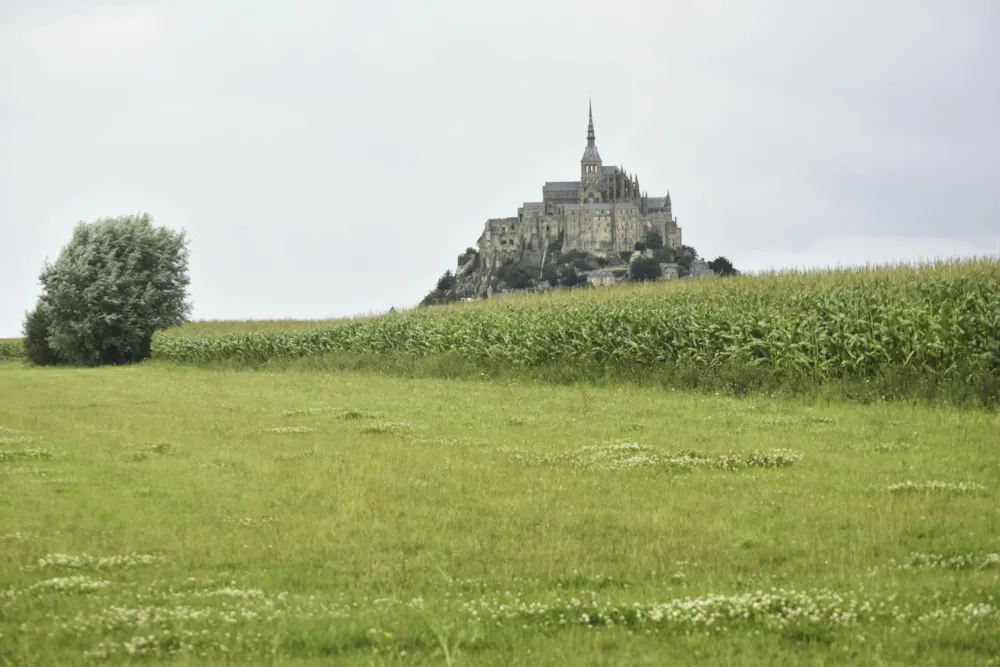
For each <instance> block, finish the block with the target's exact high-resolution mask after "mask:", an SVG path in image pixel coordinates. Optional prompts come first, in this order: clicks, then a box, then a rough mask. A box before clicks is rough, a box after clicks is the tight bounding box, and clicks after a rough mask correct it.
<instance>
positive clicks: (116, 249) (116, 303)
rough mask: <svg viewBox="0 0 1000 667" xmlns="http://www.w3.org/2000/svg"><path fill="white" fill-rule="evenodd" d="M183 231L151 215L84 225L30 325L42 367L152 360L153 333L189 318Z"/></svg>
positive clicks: (51, 269) (45, 287)
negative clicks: (159, 223)
mask: <svg viewBox="0 0 1000 667" xmlns="http://www.w3.org/2000/svg"><path fill="white" fill-rule="evenodd" d="M187 261H188V248H187V241H186V239H185V235H184V233H183V232H174V231H171V230H169V229H166V228H164V227H154V226H153V220H152V217H151V216H149V215H148V214H141V215H134V216H124V217H118V218H104V219H101V220H98V221H97V222H94V223H80V224H79V225H77V226H76V228H75V229H74V230H73V237H72V238H71V239H70V242H69V243H68V244H67V245H66V246H65V247H64V248H63V249H62V251H61V252H60V253H59V257H58V258H57V259H56V261H55V263H54V264H46V266H45V268H44V270H43V271H42V273H41V276H40V281H41V283H42V296H41V297H40V299H39V301H38V305H37V306H36V308H35V310H34V311H32V312H31V313H29V314H28V316H27V317H26V318H25V322H24V331H25V338H26V342H25V345H26V351H28V353H29V356H31V358H32V359H33V360H35V361H36V363H46V362H48V363H54V362H56V361H59V362H66V363H72V364H81V365H90V366H92V365H100V364H121V363H130V362H134V361H139V360H142V359H145V358H147V357H148V356H149V350H150V343H151V341H152V337H153V332H155V331H158V330H161V329H166V328H168V327H171V326H174V325H177V324H181V323H183V322H184V321H185V320H186V319H187V315H188V314H189V312H190V308H191V307H190V304H189V303H188V302H187V300H186V299H187V286H188V283H189V279H188V276H187Z"/></svg>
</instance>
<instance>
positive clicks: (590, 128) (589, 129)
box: [587, 100, 595, 146]
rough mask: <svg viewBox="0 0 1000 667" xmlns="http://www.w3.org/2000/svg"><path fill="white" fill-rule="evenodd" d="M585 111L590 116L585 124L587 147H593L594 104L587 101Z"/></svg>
mask: <svg viewBox="0 0 1000 667" xmlns="http://www.w3.org/2000/svg"><path fill="white" fill-rule="evenodd" d="M587 111H588V112H589V114H590V120H589V122H588V123H587V145H588V146H593V145H594V139H595V137H594V103H593V101H591V100H587Z"/></svg>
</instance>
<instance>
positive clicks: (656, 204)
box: [646, 197, 667, 208]
mask: <svg viewBox="0 0 1000 667" xmlns="http://www.w3.org/2000/svg"><path fill="white" fill-rule="evenodd" d="M646 203H647V205H648V206H649V208H664V207H666V205H667V198H666V197H650V198H649V199H647V200H646Z"/></svg>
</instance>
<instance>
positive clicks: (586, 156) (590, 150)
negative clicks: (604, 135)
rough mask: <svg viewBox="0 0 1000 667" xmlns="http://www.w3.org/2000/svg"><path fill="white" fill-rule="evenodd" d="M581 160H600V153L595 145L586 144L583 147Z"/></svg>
mask: <svg viewBox="0 0 1000 667" xmlns="http://www.w3.org/2000/svg"><path fill="white" fill-rule="evenodd" d="M580 161H581V162H600V161H601V154H600V153H598V152H597V145H596V144H595V145H593V146H589V145H588V146H587V147H586V148H585V149H583V158H582V159H581V160H580Z"/></svg>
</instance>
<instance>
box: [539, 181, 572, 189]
mask: <svg viewBox="0 0 1000 667" xmlns="http://www.w3.org/2000/svg"><path fill="white" fill-rule="evenodd" d="M579 189H580V181H546V183H545V185H543V186H542V190H579Z"/></svg>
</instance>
